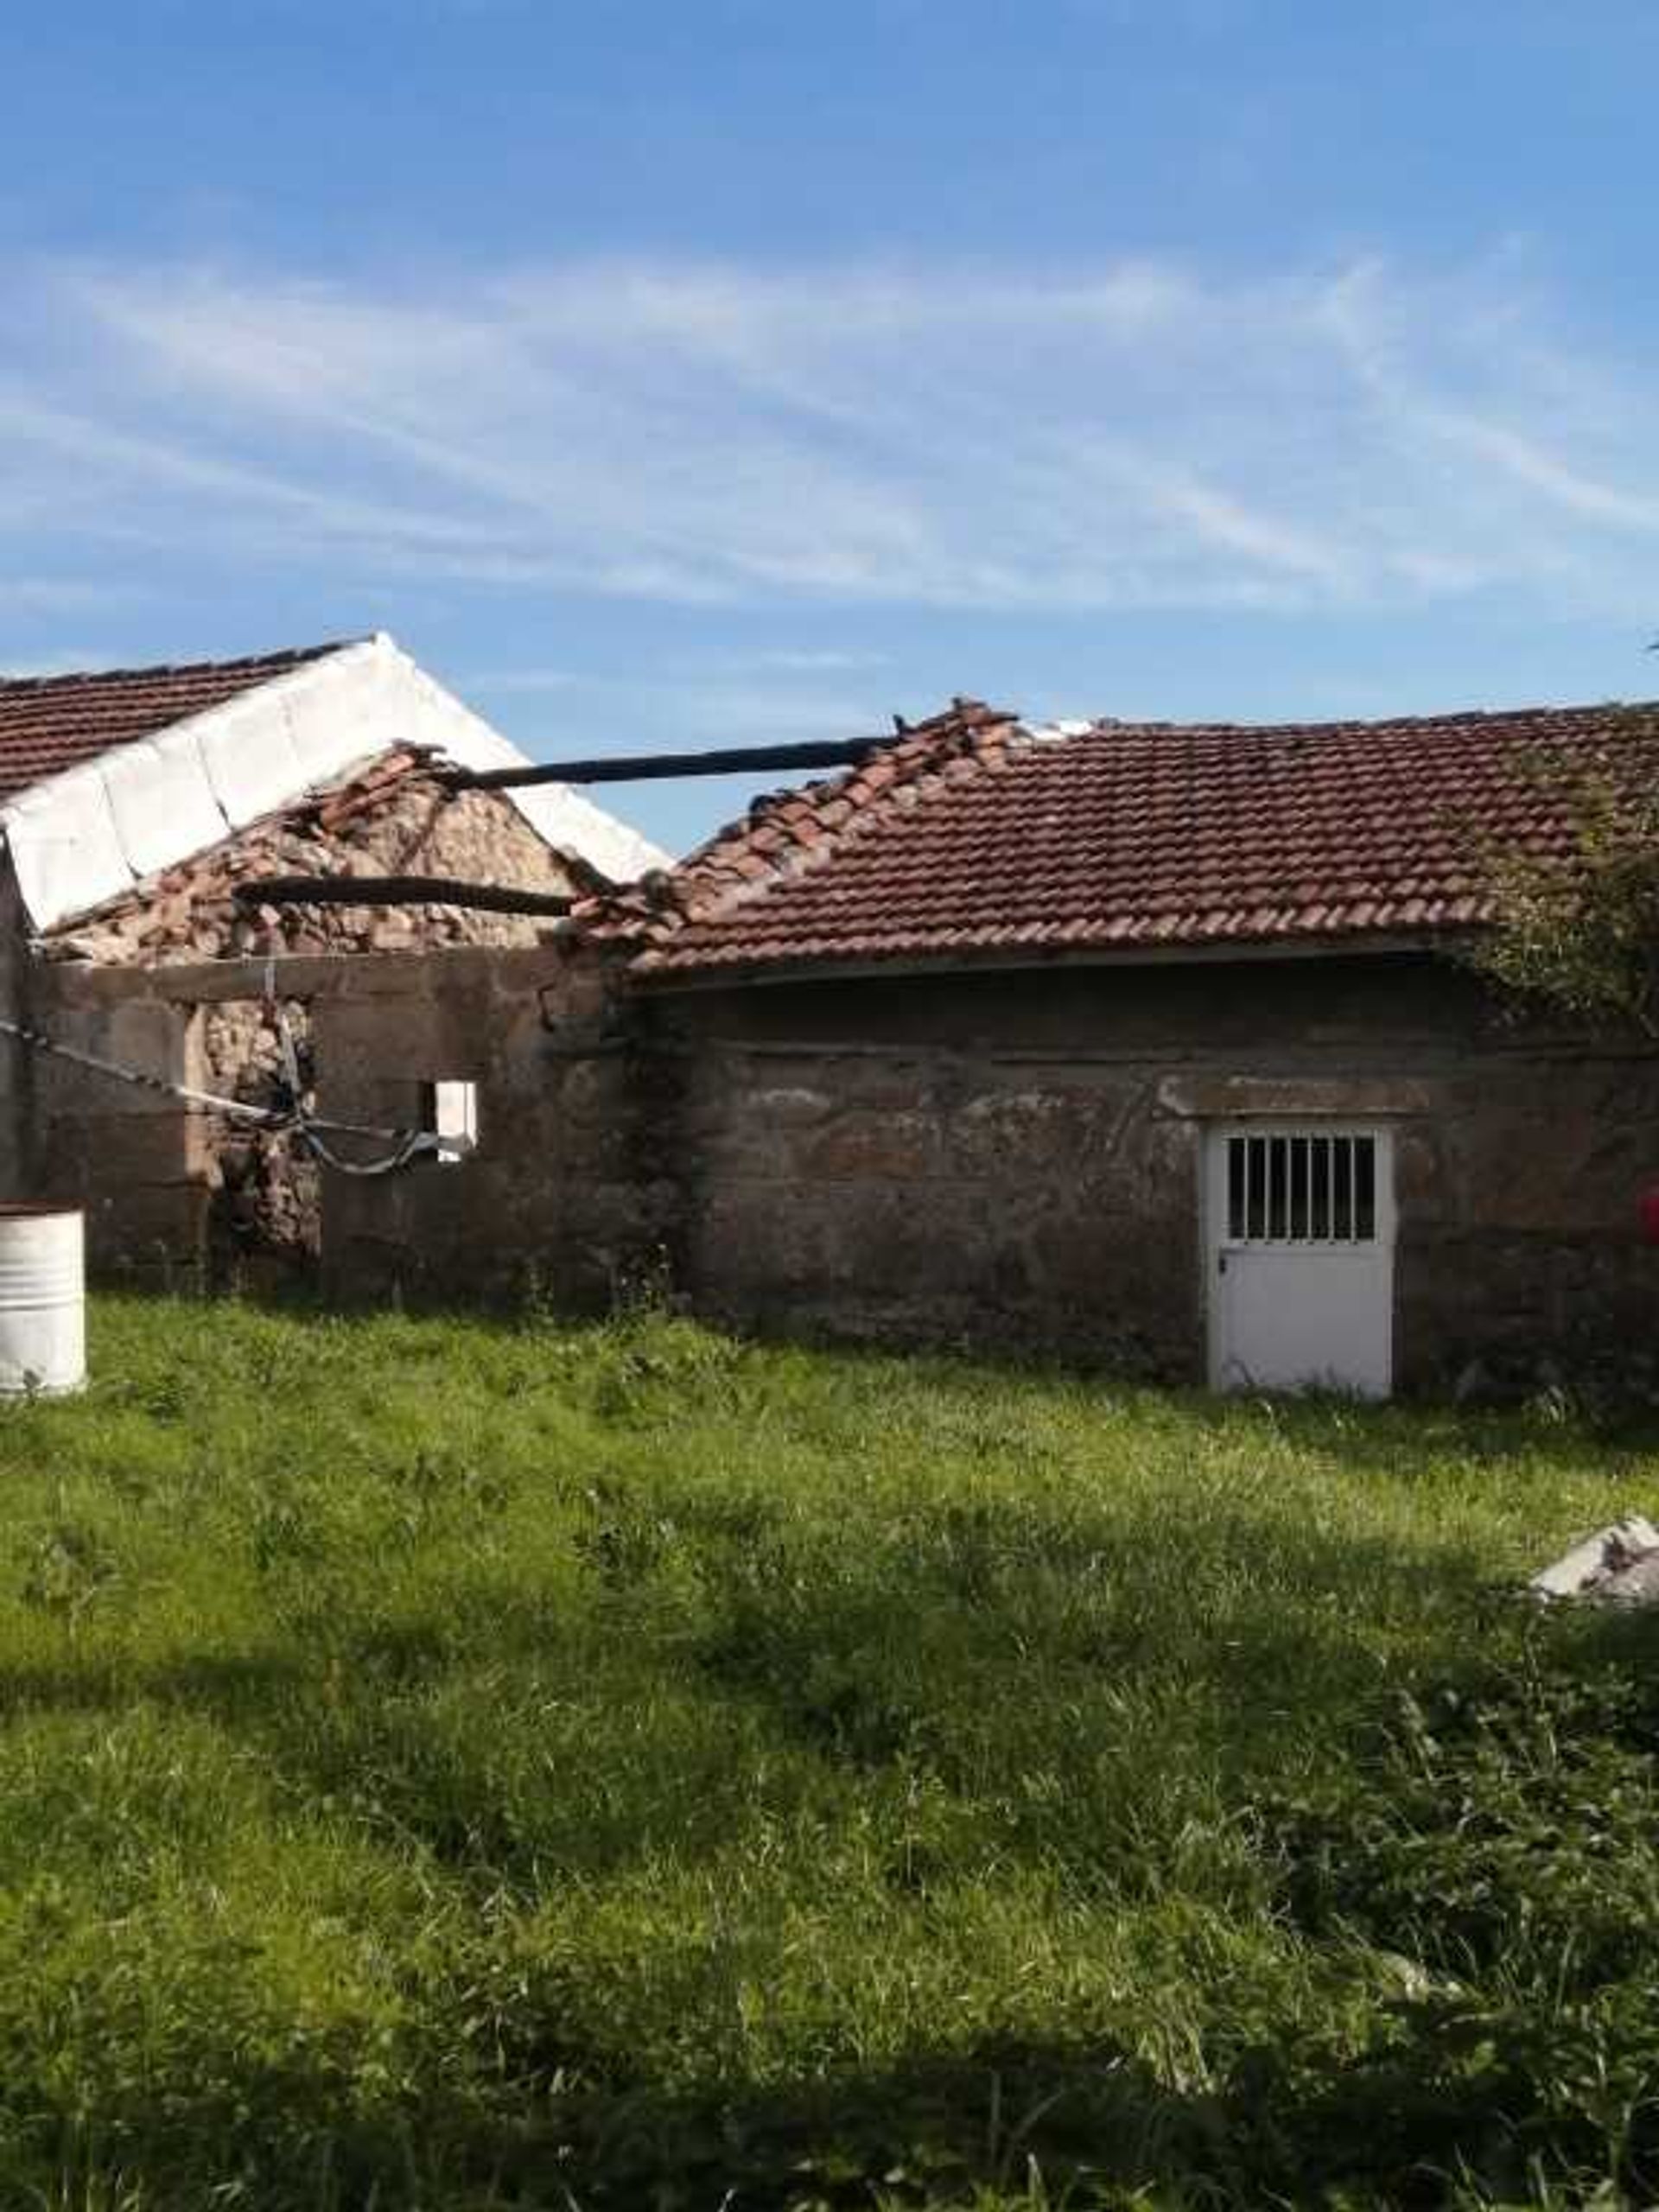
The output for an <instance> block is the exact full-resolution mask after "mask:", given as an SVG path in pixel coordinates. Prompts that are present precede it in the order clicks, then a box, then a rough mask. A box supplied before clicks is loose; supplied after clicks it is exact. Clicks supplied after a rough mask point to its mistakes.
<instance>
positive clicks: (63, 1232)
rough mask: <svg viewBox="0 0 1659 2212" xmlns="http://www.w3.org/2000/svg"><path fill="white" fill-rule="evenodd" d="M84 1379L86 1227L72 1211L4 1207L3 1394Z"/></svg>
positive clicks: (0, 1275)
mask: <svg viewBox="0 0 1659 2212" xmlns="http://www.w3.org/2000/svg"><path fill="white" fill-rule="evenodd" d="M85 1385H86V1230H85V1225H84V1224H83V1222H82V1219H81V1216H80V1213H79V1210H78V1209H77V1208H75V1207H73V1206H17V1205H0V1396H3V1397H21V1396H23V1395H26V1394H28V1393H29V1392H32V1391H35V1390H40V1391H48V1392H60V1391H67V1390H79V1389H83V1388H84V1387H85Z"/></svg>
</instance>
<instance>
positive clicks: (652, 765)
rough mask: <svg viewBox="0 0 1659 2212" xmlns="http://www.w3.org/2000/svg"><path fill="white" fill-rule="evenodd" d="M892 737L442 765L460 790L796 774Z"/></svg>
mask: <svg viewBox="0 0 1659 2212" xmlns="http://www.w3.org/2000/svg"><path fill="white" fill-rule="evenodd" d="M892 742H893V741H892V739H891V738H886V737H851V738H838V739H832V740H830V741H827V742H825V743H823V744H821V745H819V744H813V745H728V746H722V747H718V748H716V749H715V750H714V751H712V752H706V753H613V754H612V755H610V756H609V757H608V758H607V759H604V760H550V761H546V762H540V761H538V762H537V764H536V765H535V766H524V767H522V768H443V769H441V770H440V771H439V773H440V774H441V775H442V778H443V779H444V781H445V782H446V783H448V784H449V785H452V786H453V787H454V789H455V790H456V791H522V790H523V789H524V787H525V786H526V785H531V784H645V783H654V782H656V781H658V779H664V778H667V777H670V776H752V775H772V774H775V773H779V772H782V773H784V774H794V773H795V772H798V770H800V769H803V768H854V767H856V766H858V764H859V762H860V761H861V760H868V758H869V757H870V755H871V753H876V752H879V751H880V748H881V747H882V746H884V745H890V744H891V743H892Z"/></svg>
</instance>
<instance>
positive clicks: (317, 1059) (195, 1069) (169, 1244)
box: [27, 943, 672, 1308]
mask: <svg viewBox="0 0 1659 2212" xmlns="http://www.w3.org/2000/svg"><path fill="white" fill-rule="evenodd" d="M266 978H267V967H266V962H265V961H264V959H261V958H251V959H243V960H235V959H227V960H214V961H206V962H202V963H198V964H195V965H190V964H184V963H174V964H169V965H164V966H159V967H154V968H132V967H129V968H118V967H99V966H93V965H90V964H76V965H72V966H60V967H57V968H45V969H41V970H40V971H39V982H40V987H41V1004H40V1006H39V1007H38V1008H37V1018H38V1019H39V1020H40V1021H41V1027H43V1028H45V1029H47V1030H48V1032H49V1033H51V1034H53V1035H54V1036H57V1037H60V1038H62V1039H64V1040H65V1041H67V1042H71V1043H73V1044H76V1045H78V1046H80V1047H82V1048H83V1049H85V1050H86V1051H89V1052H96V1053H98V1054H99V1055H100V1056H102V1057H104V1058H110V1059H115V1060H119V1061H123V1062H125V1063H127V1064H129V1065H135V1066H138V1067H142V1068H144V1069H147V1070H149V1071H153V1072H155V1073H157V1074H161V1075H164V1076H166V1077H168V1078H169V1079H170V1080H172V1081H175V1082H181V1083H186V1084H191V1085H193V1086H194V1087H197V1088H200V1089H207V1090H216V1091H219V1092H220V1093H222V1094H225V1095H229V1096H245V1097H249V1098H251V1100H252V1101H253V1102H254V1103H264V1096H263V1095H262V1094H263V1091H264V1088H265V1086H266V1085H267V1084H268V1083H269V1079H270V1077H271V1076H272V1075H273V1074H274V1072H275V1070H276V1067H277V1053H278V1046H277V1038H276V1033H275V1031H274V1028H273V1027H272V1022H271V1016H270V1008H269V1006H268V1004H267V1001H265V998H264V987H265V982H266ZM274 980H275V984H276V990H277V998H278V1000H279V1001H280V1002H281V1004H282V1005H283V1007H284V1008H286V1009H287V1010H288V1013H289V1022H290V1030H291V1033H292V1034H293V1035H294V1037H295V1039H296V1045H297V1046H298V1048H299V1049H300V1051H301V1052H302V1054H303V1055H304V1058H305V1062H306V1065H305V1067H304V1069H303V1071H302V1072H303V1073H304V1075H305V1076H306V1077H308V1080H309V1081H310V1082H311V1083H312V1084H313V1085H314V1097H315V1110H316V1111H317V1113H318V1114H319V1115H321V1116H323V1117H325V1118H326V1119H327V1120H330V1121H334V1122H349V1123H359V1124H363V1125H365V1126H366V1127H368V1128H371V1129H378V1130H385V1131H388V1132H396V1131H404V1130H408V1129H410V1128H416V1127H419V1126H420V1125H421V1123H422V1119H423V1113H424V1110H425V1098H424V1096H423V1094H424V1091H425V1089H426V1087H427V1086H428V1085H429V1084H432V1083H434V1082H436V1081H455V1080H463V1081H470V1082H472V1083H474V1084H475V1085H476V1087H477V1103H478V1123H479V1136H480V1141H479V1146H478V1149H477V1151H476V1153H475V1154H474V1156H473V1157H472V1158H471V1159H469V1160H466V1161H464V1162H462V1163H460V1164H457V1165H449V1164H445V1163H441V1162H437V1161H435V1160H422V1161H420V1162H418V1163H417V1164H416V1165H414V1166H410V1167H409V1168H408V1169H406V1170H404V1171H402V1172H399V1173H396V1174H392V1175H387V1176H384V1177H372V1178H363V1179H359V1178H356V1177H353V1176H352V1175H350V1174H348V1173H343V1172H336V1171H334V1169H332V1168H329V1167H326V1166H322V1167H320V1166H318V1165H317V1163H316V1162H315V1160H314V1159H313V1158H312V1157H311V1156H310V1154H308V1152H307V1151H306V1150H305V1149H304V1147H303V1146H302V1144H301V1143H300V1142H299V1141H297V1140H296V1139H295V1138H293V1137H291V1136H278V1137H275V1138H273V1137H270V1136H267V1135H250V1134H249V1132H248V1130H247V1129H246V1128H245V1125H238V1124H237V1123H236V1122H232V1121H228V1120H221V1119H219V1117H217V1116H196V1115H191V1114H187V1113H185V1112H184V1111H182V1110H181V1109H180V1108H179V1107H178V1106H177V1105H175V1104H173V1103H169V1102H168V1100H166V1099H165V1098H161V1097H158V1096H156V1095H155V1094H154V1093H152V1092H149V1091H146V1090H132V1089H130V1088H128V1087H127V1086H125V1085H123V1084H114V1083H111V1081H109V1080H108V1079H107V1078H105V1077H99V1076H97V1075H94V1074H92V1073H89V1072H86V1071H82V1070H80V1069H78V1068H73V1067H66V1066H64V1065H62V1064H61V1063H59V1062H55V1061H49V1060H44V1061H40V1060H34V1059H33V1058H32V1056H31V1064H32V1065H33V1066H34V1068H35V1074H36V1080H37V1083H38V1084H39V1086H40V1089H39V1092H38V1099H37V1111H36V1113H35V1120H34V1122H33V1124H32V1126H31V1128H30V1129H29V1131H28V1132H27V1149H28V1150H29V1155H30V1157H31V1158H32V1160H33V1162H34V1166H33V1170H32V1179H31V1181H30V1183H29V1185H28V1187H29V1189H30V1190H31V1191H32V1192H33V1193H34V1194H35V1195H37V1196H45V1197H48V1198H57V1199H60V1200H62V1201H64V1202H65V1203H73V1204H79V1205H83V1206H84V1207H85V1208H86V1213H87V1222H88V1231H89V1253H90V1257H91V1261H92V1267H93V1269H94V1272H95V1274H97V1275H98V1276H99V1278H100V1279H103V1280H105V1281H127V1282H134V1283H137V1284H142V1285H145V1286H168V1287H187V1286H199V1285H200V1286H207V1287H228V1286H231V1285H236V1286H251V1287H270V1285H271V1284H273V1283H274V1282H277V1281H281V1280H283V1279H284V1277H287V1276H291V1275H292V1274H294V1273H295V1272H296V1269H297V1270H299V1271H301V1272H303V1273H305V1274H317V1275H319V1276H320V1279H321V1281H322V1282H323V1284H324V1286H325V1287H327V1289H328V1291H329V1292H330V1293H331V1294H334V1295H335V1296H337V1297H340V1298H341V1299H346V1300H385V1299H389V1298H397V1297H405V1296H406V1297H409V1298H411V1299H423V1300H432V1299H442V1300H486V1301H489V1300H493V1301H497V1302H505V1301H511V1300H523V1299H524V1298H526V1297H531V1296H534V1297H538V1298H543V1299H545V1300H547V1301H548V1302H550V1303H553V1304H557V1305H559V1306H563V1307H566V1308H571V1307H575V1308H591V1307H594V1306H603V1305H604V1304H606V1303H607V1301H608V1300H610V1299H611V1298H612V1297H613V1295H614V1294H615V1292H616V1291H617V1289H618V1288H619V1287H621V1286H623V1285H624V1284H626V1281H628V1280H629V1279H630V1278H631V1276H632V1274H633V1273H634V1272H635V1271H636V1270H637V1268H639V1267H640V1266H641V1265H644V1264H648V1262H649V1257H650V1255H651V1254H652V1252H653V1251H654V1250H655V1249H659V1248H660V1246H661V1243H662V1241H663V1238H664V1234H665V1230H666V1226H667V1221H668V1216H669V1213H670V1211H671V1196H672V1193H671V1188H670V1185H668V1183H667V1182H666V1180H665V1179H664V1178H663V1177H662V1176H661V1175H660V1174H658V1173H656V1172H655V1170H654V1168H653V1166H652V1155H651V1147H650V1142H649V1139H648V1135H646V1134H645V1132H644V1131H643V1130H642V1126H641V1119H640V1108H641V1103H642V1102H647V1101H649V1099H650V1097H651V1096H652V1084H651V1083H650V1081H649V1079H648V1077H645V1075H643V1074H642V1073H641V1072H640V1071H639V1070H638V1068H637V1066H636V1065H635V1055H634V1053H633V1052H632V1048H631V1047H630V1046H629V1044H628V1041H627V1039H626V1033H625V1031H624V1030H623V1029H622V1028H621V1027H620V1026H619V1023H618V1020H617V1017H616V1015H615V1014H614V1012H613V1001H612V998H611V994H610V989H609V986H608V983H607V980H606V976H605V972H604V969H603V967H602V965H601V962H600V961H599V959H598V958H597V957H596V956H594V955H593V954H590V953H588V952H587V951H585V950H570V949H569V948H568V947H567V946H566V945H565V944H563V943H554V944H549V945H546V946H538V947H517V948H513V947H495V946H467V947H456V948H453V949H451V950H446V951H437V952H432V953H421V954H410V953H387V954H378V955H377V954H372V953H368V954H363V955H360V956H359V957H356V958H353V959H340V958H308V957H293V956H290V957H283V958H282V959H279V960H278V961H277V964H276V969H275V974H274ZM330 1142H331V1144H332V1146H333V1147H334V1149H335V1150H336V1151H337V1152H338V1154H340V1157H341V1158H342V1159H344V1160H346V1161H348V1162H352V1163H355V1164H359V1165H366V1164H369V1163H371V1162H372V1161H373V1160H376V1159H378V1158H380V1157H383V1156H384V1155H385V1153H386V1152H387V1151H388V1149H389V1148H390V1147H389V1146H388V1145H387V1143H386V1142H385V1141H382V1140H381V1139H379V1138H377V1137H369V1138H356V1137H352V1136H337V1137H333V1138H331V1139H330ZM284 1210H286V1211H284ZM273 1220H275V1221H276V1222H277V1225H278V1227H279V1228H280V1227H281V1226H282V1224H283V1223H284V1222H286V1224H287V1230H286V1236H285V1240H284V1238H283V1237H281V1236H275V1235H273V1234H272V1233H271V1224H272V1222H273Z"/></svg>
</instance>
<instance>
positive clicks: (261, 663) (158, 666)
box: [0, 632, 375, 692]
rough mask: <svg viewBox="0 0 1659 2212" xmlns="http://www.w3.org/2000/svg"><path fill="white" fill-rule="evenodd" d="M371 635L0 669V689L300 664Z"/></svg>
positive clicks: (364, 642) (366, 642)
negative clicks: (253, 649) (198, 655)
mask: <svg viewBox="0 0 1659 2212" xmlns="http://www.w3.org/2000/svg"><path fill="white" fill-rule="evenodd" d="M374 635H375V633H374V632H369V633H367V634H366V635H365V636H362V637H354V638H329V639H325V640H324V641H323V642H322V643H321V644H320V645H281V646H277V648H276V649H275V650H273V651H272V652H263V653H232V654H228V655H226V657H225V658H223V659H219V660H213V659H209V660H162V661H148V662H145V663H143V664H140V665H138V666H136V667H130V668H66V669H58V670H55V671H53V672H52V673H50V674H48V675H40V676H8V675H6V674H5V673H4V672H3V671H0V690H3V691H8V692H17V691H41V690H48V689H52V688H54V687H59V686H61V687H64V688H67V687H68V686H71V685H73V684H77V683H143V682H144V681H146V680H148V679H150V678H155V679H156V680H158V681H159V680H160V679H161V678H162V677H170V676H204V675H208V674H211V673H216V672H219V671H230V670H233V669H236V670H239V669H255V668H269V669H270V670H272V671H277V670H279V669H287V668H298V667H302V666H303V665H304V664H306V663H307V662H308V661H314V660H324V659H326V658H327V656H328V655H329V654H330V653H339V652H347V651H349V650H350V648H351V647H352V646H353V645H372V643H373V641H374Z"/></svg>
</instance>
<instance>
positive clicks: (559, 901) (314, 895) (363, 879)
mask: <svg viewBox="0 0 1659 2212" xmlns="http://www.w3.org/2000/svg"><path fill="white" fill-rule="evenodd" d="M234 895H235V898H236V902H237V904H238V906H478V907H481V908H482V909H483V910H484V911H485V912H486V913H491V914H568V913H569V911H570V899H569V895H568V894H567V893H564V892H562V891H559V892H552V891H514V890H512V889H511V888H510V887H508V886H506V885H505V884H499V883H464V882H462V881H461V880H459V879H458V878H456V877H454V876H450V875H267V876H264V877H256V878H255V879H254V880H252V881H251V882H249V883H238V885H237V886H236V889H235V894H234Z"/></svg>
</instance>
